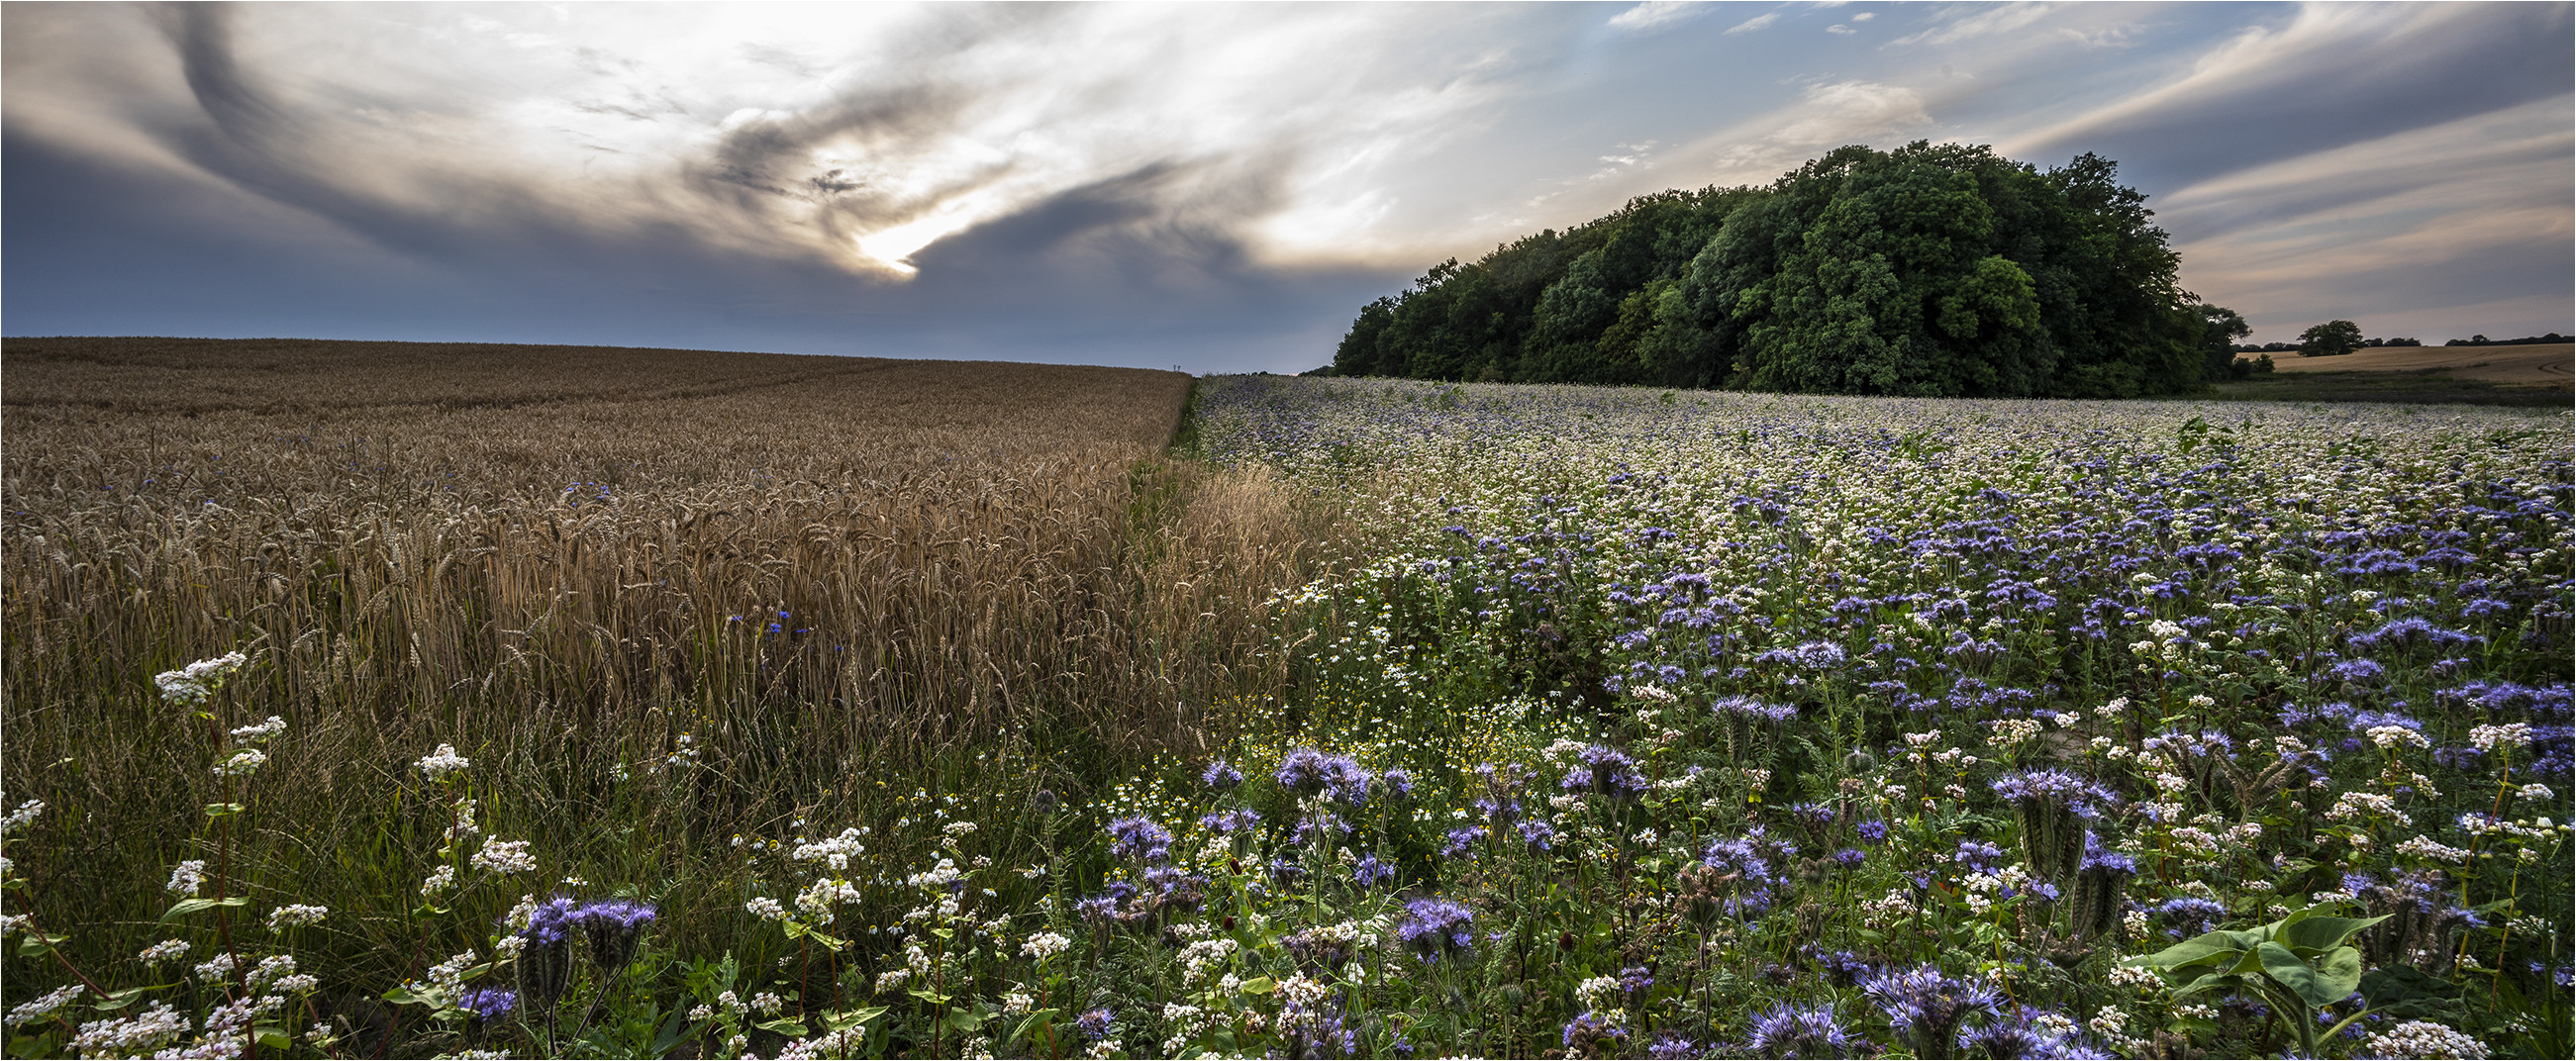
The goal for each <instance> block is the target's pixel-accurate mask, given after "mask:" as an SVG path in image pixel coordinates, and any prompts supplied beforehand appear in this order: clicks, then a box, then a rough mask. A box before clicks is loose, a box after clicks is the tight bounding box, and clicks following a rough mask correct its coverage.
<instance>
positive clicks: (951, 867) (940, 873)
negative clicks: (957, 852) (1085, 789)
mask: <svg viewBox="0 0 2576 1061" xmlns="http://www.w3.org/2000/svg"><path fill="white" fill-rule="evenodd" d="M964 877H965V874H964V873H963V872H961V871H959V870H958V868H957V860H956V859H953V858H943V859H940V860H939V864H938V865H936V866H932V867H930V868H929V869H927V870H924V871H922V872H920V873H915V874H913V875H911V876H908V877H905V878H904V879H903V882H904V884H906V885H908V886H911V887H914V888H945V887H947V886H949V885H951V884H955V883H957V882H958V881H959V880H961V879H963V878H964Z"/></svg>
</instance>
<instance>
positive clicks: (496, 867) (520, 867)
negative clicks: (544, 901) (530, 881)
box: [469, 837, 537, 874]
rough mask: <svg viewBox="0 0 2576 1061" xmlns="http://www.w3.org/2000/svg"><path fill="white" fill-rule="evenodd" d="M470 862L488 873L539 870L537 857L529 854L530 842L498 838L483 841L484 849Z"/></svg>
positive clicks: (476, 853)
mask: <svg viewBox="0 0 2576 1061" xmlns="http://www.w3.org/2000/svg"><path fill="white" fill-rule="evenodd" d="M469 861H470V862H471V863H472V864H473V866H474V868H475V869H479V870H482V871H484V872H486V873H502V874H508V873H526V872H528V871H530V870H533V869H535V868H537V856H535V855H531V854H529V853H528V841H526V840H503V839H500V838H497V837H495V838H493V839H490V840H485V841H483V849H482V850H480V851H477V852H475V853H474V857H473V858H472V859H470V860H469Z"/></svg>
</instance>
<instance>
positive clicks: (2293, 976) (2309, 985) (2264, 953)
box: [2254, 940, 2361, 1009]
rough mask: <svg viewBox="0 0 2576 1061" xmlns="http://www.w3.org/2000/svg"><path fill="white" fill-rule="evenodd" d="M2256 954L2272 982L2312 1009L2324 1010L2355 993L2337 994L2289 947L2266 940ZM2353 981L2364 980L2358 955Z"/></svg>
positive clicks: (2327, 980)
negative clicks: (2345, 996) (2347, 995)
mask: <svg viewBox="0 0 2576 1061" xmlns="http://www.w3.org/2000/svg"><path fill="white" fill-rule="evenodd" d="M2254 953H2255V954H2256V955H2257V956H2259V957H2261V958H2262V960H2263V974H2264V975H2266V976H2269V977H2271V978H2272V982H2274V983H2277V984H2279V985H2281V986H2282V987H2285V988H2288V989H2289V990H2290V993H2291V994H2294V995H2297V996H2299V1000H2300V1001H2302V1002H2305V1003H2307V1004H2308V1005H2309V1006H2311V1007H2314V1008H2317V1009H2323V1008H2325V1007H2327V1006H2331V1005H2333V1004H2334V1003H2335V1000H2337V999H2340V998H2342V997H2343V995H2344V994H2350V993H2352V992H2351V989H2350V988H2346V989H2345V991H2344V992H2343V994H2336V993H2335V991H2334V983H2333V980H2332V979H2331V978H2330V977H2328V976H2322V975H2319V974H2318V972H2317V971H2316V970H2315V969H2312V968H2309V967H2308V960H2307V959H2305V958H2302V957H2299V956H2298V955H2297V954H2294V953H2292V952H2291V951H2290V948H2288V947H2284V946H2282V945H2280V944H2278V943H2274V942H2271V941H2270V940H2265V941H2264V942H2263V943H2262V945H2260V946H2257V947H2255V948H2254ZM2352 978H2353V980H2354V981H2355V982H2359V981H2360V979H2361V966H2360V958H2359V956H2358V952H2356V954H2355V957H2354V959H2353V976H2352Z"/></svg>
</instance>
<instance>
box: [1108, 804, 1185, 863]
mask: <svg viewBox="0 0 2576 1061" xmlns="http://www.w3.org/2000/svg"><path fill="white" fill-rule="evenodd" d="M1108 829H1109V838H1110V840H1111V843H1110V845H1109V856H1110V857H1111V858H1124V859H1132V860H1134V861H1138V862H1160V861H1162V860H1163V859H1164V858H1165V857H1167V856H1169V855H1170V854H1171V853H1172V833H1171V830H1168V829H1165V828H1163V827H1162V826H1160V825H1157V824H1155V823H1154V821H1153V819H1150V818H1147V817H1145V816H1143V815H1134V816H1130V817H1125V818H1118V819H1115V820H1113V821H1111V822H1110V823H1109V827H1108Z"/></svg>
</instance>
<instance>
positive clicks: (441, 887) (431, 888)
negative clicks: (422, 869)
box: [420, 862, 456, 899]
mask: <svg viewBox="0 0 2576 1061" xmlns="http://www.w3.org/2000/svg"><path fill="white" fill-rule="evenodd" d="M455 886H456V867H455V866H453V865H450V864H448V863H445V862H441V863H439V864H438V868H437V869H433V870H431V871H429V876H426V877H422V878H421V879H420V897H421V898H423V899H428V898H432V897H434V896H436V895H437V894H438V893H440V892H443V891H446V890H447V889H449V888H452V887H455Z"/></svg>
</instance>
